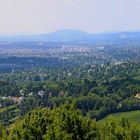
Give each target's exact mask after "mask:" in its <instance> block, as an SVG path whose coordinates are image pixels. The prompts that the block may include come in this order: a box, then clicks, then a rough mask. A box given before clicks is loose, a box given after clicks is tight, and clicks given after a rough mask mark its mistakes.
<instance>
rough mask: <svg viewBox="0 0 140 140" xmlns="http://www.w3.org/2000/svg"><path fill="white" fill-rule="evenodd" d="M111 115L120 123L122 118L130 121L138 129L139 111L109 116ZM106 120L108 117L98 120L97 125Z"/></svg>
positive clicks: (139, 122)
mask: <svg viewBox="0 0 140 140" xmlns="http://www.w3.org/2000/svg"><path fill="white" fill-rule="evenodd" d="M111 115H112V116H113V117H114V118H115V119H117V120H118V121H120V120H121V118H122V117H125V118H127V119H129V120H130V121H132V122H134V123H136V124H137V125H138V126H139V127H140V110H138V111H130V112H123V113H116V114H111ZM107 118H108V116H107V117H105V118H104V119H102V120H100V121H99V123H102V122H104V121H105V120H106V119H107Z"/></svg>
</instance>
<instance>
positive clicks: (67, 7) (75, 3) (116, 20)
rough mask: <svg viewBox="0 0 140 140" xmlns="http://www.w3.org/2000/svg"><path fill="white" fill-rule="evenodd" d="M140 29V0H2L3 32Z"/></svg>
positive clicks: (0, 7)
mask: <svg viewBox="0 0 140 140" xmlns="http://www.w3.org/2000/svg"><path fill="white" fill-rule="evenodd" d="M61 29H77V30H82V31H86V32H92V33H99V32H107V31H132V30H140V0H0V34H21V33H22V34H43V33H48V32H52V31H55V30H61Z"/></svg>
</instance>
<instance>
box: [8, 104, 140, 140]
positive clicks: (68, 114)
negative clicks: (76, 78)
mask: <svg viewBox="0 0 140 140" xmlns="http://www.w3.org/2000/svg"><path fill="white" fill-rule="evenodd" d="M74 106H75V105H73V106H69V105H68V104H65V105H64V106H61V107H59V108H54V109H53V110H49V109H46V108H44V109H41V108H40V109H36V110H33V111H31V112H29V113H28V114H27V115H26V116H25V117H24V118H23V119H22V120H19V121H17V122H16V123H15V124H13V125H11V127H10V129H9V136H8V139H9V140H25V139H26V140H139V138H140V130H139V129H138V128H137V126H136V125H135V124H133V123H131V122H130V121H128V120H127V119H125V118H122V120H121V121H119V122H118V121H116V120H115V119H114V118H112V117H110V118H108V119H107V120H106V121H105V122H104V123H102V124H98V123H96V121H95V120H92V119H90V118H88V117H83V116H82V115H81V113H80V111H78V110H76V109H75V107H74Z"/></svg>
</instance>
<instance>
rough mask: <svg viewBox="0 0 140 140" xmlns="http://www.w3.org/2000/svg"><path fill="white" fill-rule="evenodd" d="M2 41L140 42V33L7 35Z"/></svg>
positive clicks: (69, 32)
mask: <svg viewBox="0 0 140 140" xmlns="http://www.w3.org/2000/svg"><path fill="white" fill-rule="evenodd" d="M0 41H43V42H77V43H79V42H84V43H96V42H140V31H135V32H106V33H100V34H93V33H87V32H83V31H79V30H58V31H55V32H51V33H48V34H43V35H7V36H6V35H5V36H2V35H1V36H0Z"/></svg>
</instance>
